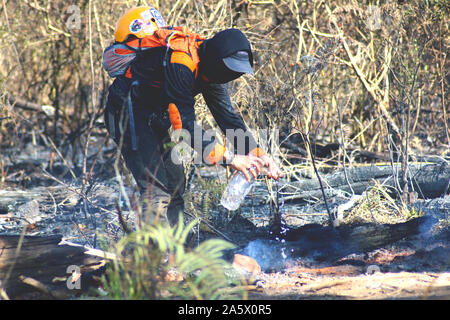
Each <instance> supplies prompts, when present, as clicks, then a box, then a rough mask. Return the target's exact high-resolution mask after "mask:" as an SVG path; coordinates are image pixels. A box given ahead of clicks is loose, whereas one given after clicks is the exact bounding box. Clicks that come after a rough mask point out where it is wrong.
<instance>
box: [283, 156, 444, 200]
mask: <svg viewBox="0 0 450 320" xmlns="http://www.w3.org/2000/svg"><path fill="white" fill-rule="evenodd" d="M346 174H347V178H346V177H345V173H344V172H339V173H334V174H326V175H321V179H322V182H323V184H324V188H325V194H326V195H327V196H328V197H332V196H336V195H338V194H339V193H341V194H342V192H345V193H348V194H352V190H353V192H354V193H355V194H362V193H363V192H364V191H366V190H367V189H368V188H369V187H371V186H373V185H375V183H376V182H378V183H380V184H382V185H384V186H385V187H387V188H391V189H395V188H398V187H400V188H403V185H402V179H401V165H400V164H396V165H394V166H393V167H392V166H375V165H372V166H363V167H354V168H347V169H346ZM407 178H408V179H407V180H408V184H409V186H410V190H411V191H415V192H417V194H418V196H419V197H420V198H436V197H441V196H443V195H444V194H446V193H449V189H450V188H449V182H450V165H449V164H448V163H447V162H442V163H438V164H410V165H409V174H408V177H407ZM400 190H401V189H400ZM280 193H281V195H283V197H284V199H285V200H294V199H296V200H308V199H320V198H322V192H321V189H320V184H319V181H318V179H317V177H314V178H312V179H306V178H305V179H304V180H302V181H294V182H289V183H287V184H286V185H284V186H283V187H282V188H280Z"/></svg>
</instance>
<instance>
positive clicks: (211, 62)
mask: <svg viewBox="0 0 450 320" xmlns="http://www.w3.org/2000/svg"><path fill="white" fill-rule="evenodd" d="M199 56H200V64H199V66H200V73H201V74H203V75H205V76H206V78H207V79H208V81H210V82H212V83H226V82H229V81H232V80H234V79H237V78H239V77H240V76H241V75H243V74H244V73H252V74H253V71H252V66H253V55H252V49H251V47H250V42H249V41H248V40H247V38H246V37H245V35H244V34H243V33H242V32H241V31H240V30H238V29H227V30H224V31H221V32H219V33H217V34H216V35H214V37H212V38H211V39H208V40H205V41H204V42H203V43H202V44H201V46H200V48H199ZM224 58H226V61H224ZM227 65H228V67H227Z"/></svg>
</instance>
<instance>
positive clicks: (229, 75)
mask: <svg viewBox="0 0 450 320" xmlns="http://www.w3.org/2000/svg"><path fill="white" fill-rule="evenodd" d="M200 73H202V74H204V75H205V76H206V78H208V81H209V82H212V83H227V82H230V81H233V80H235V79H237V78H239V77H240V76H242V75H243V73H242V72H235V71H233V70H230V69H228V68H227V67H226V66H225V64H224V63H223V61H221V62H218V63H216V64H213V65H210V66H209V68H208V67H207V66H205V65H202V63H201V62H200Z"/></svg>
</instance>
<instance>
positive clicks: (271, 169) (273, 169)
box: [259, 154, 283, 180]
mask: <svg viewBox="0 0 450 320" xmlns="http://www.w3.org/2000/svg"><path fill="white" fill-rule="evenodd" d="M259 159H261V160H262V161H263V167H264V168H263V173H265V174H266V175H267V176H268V177H269V178H272V179H274V180H278V179H279V178H282V177H283V172H281V169H280V167H278V165H277V164H276V163H275V161H274V160H273V159H272V157H270V156H269V155H266V154H265V155H263V156H261V157H259Z"/></svg>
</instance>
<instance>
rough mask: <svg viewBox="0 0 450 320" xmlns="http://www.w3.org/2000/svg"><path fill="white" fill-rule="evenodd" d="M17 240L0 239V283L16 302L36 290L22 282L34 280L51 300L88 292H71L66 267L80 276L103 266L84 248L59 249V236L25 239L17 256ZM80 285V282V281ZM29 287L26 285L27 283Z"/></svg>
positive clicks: (0, 237) (82, 289) (66, 247)
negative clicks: (74, 270) (44, 289)
mask: <svg viewBox="0 0 450 320" xmlns="http://www.w3.org/2000/svg"><path fill="white" fill-rule="evenodd" d="M19 240H20V236H14V235H11V236H9V235H3V236H0V280H1V281H2V286H3V288H4V289H5V291H6V293H7V294H8V296H9V297H10V298H13V299H14V298H16V297H19V296H20V295H23V294H26V293H28V292H30V291H33V290H36V288H33V287H31V286H30V285H27V284H26V283H24V281H23V279H25V278H26V279H33V280H36V281H37V282H39V283H40V284H42V285H43V286H45V287H46V288H47V289H48V290H49V291H51V292H52V293H54V294H53V296H52V297H48V298H53V297H67V296H73V295H76V294H79V293H81V292H82V291H84V290H87V289H88V287H87V286H86V285H85V286H83V282H81V289H80V290H77V289H73V290H71V289H70V288H68V286H67V282H66V281H65V280H64V279H67V278H68V277H70V276H71V274H69V273H68V272H67V270H68V267H69V266H76V267H77V268H79V269H80V272H81V273H82V274H83V271H84V272H89V271H92V270H95V269H97V267H100V266H102V265H103V262H102V259H99V258H94V257H91V256H88V255H86V254H85V252H86V249H85V248H83V247H77V246H70V245H61V244H60V241H61V236H59V235H57V236H25V237H24V239H23V242H22V246H21V248H20V251H19V254H18V255H16V252H17V247H18V244H19ZM82 281H83V279H82ZM28 283H29V282H28Z"/></svg>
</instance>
